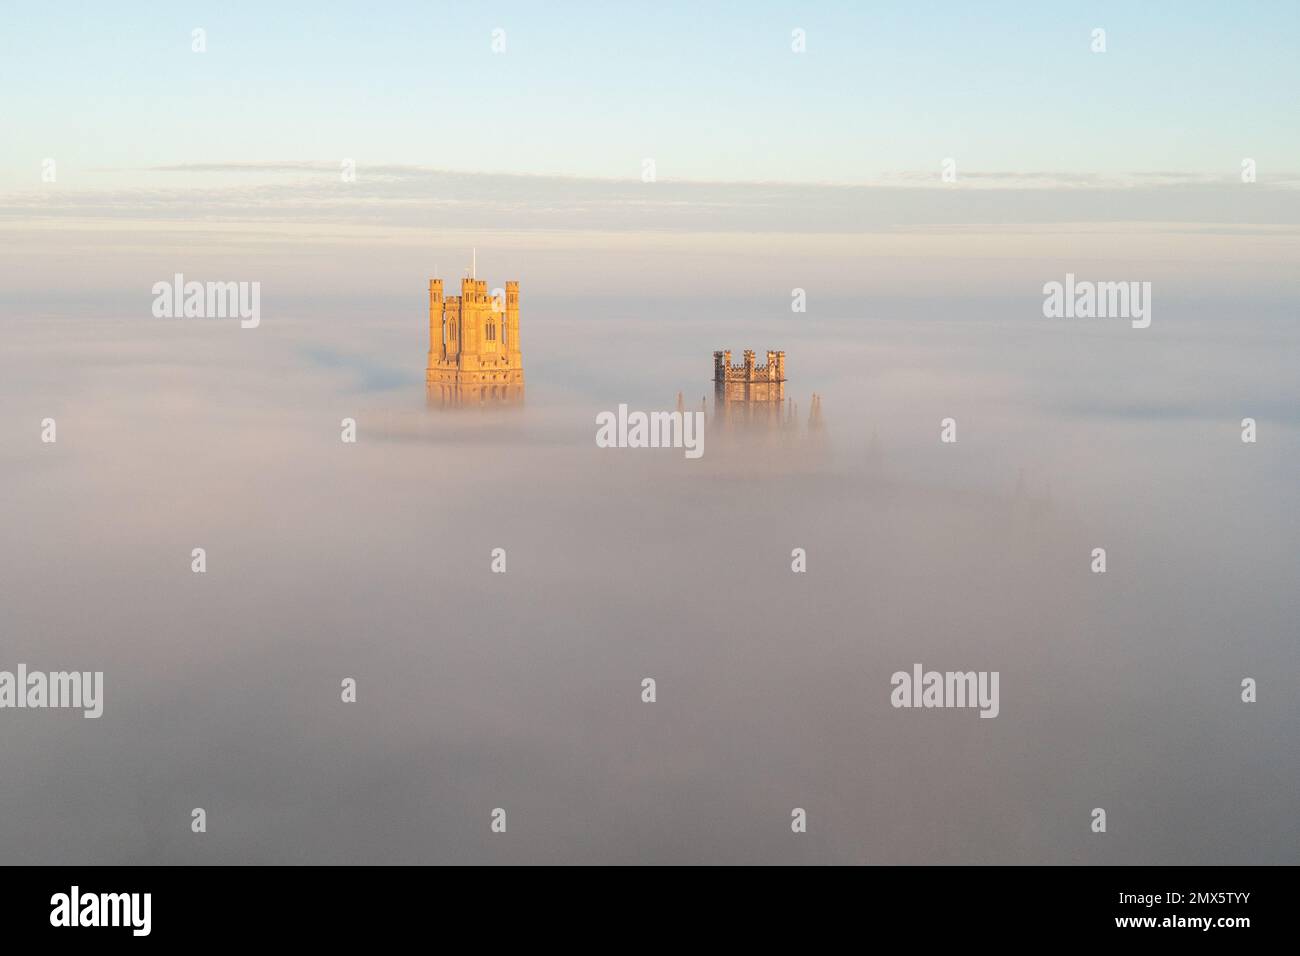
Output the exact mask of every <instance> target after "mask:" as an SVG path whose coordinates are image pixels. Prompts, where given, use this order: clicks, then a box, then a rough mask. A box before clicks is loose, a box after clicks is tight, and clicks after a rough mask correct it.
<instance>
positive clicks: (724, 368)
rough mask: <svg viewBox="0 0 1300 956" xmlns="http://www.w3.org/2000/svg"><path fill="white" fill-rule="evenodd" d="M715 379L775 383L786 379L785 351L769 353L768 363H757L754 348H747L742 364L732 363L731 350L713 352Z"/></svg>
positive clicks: (721, 381)
mask: <svg viewBox="0 0 1300 956" xmlns="http://www.w3.org/2000/svg"><path fill="white" fill-rule="evenodd" d="M713 381H714V382H717V383H720V384H721V383H732V382H738V383H745V384H758V383H767V384H770V383H775V382H784V381H785V352H772V351H769V352H768V353H767V363H766V364H765V365H757V364H755V361H754V350H753V349H745V360H744V361H743V362H742V363H741V364H740V365H732V364H731V352H730V351H725V352H714V353H713Z"/></svg>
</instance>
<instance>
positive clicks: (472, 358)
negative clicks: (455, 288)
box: [425, 278, 524, 405]
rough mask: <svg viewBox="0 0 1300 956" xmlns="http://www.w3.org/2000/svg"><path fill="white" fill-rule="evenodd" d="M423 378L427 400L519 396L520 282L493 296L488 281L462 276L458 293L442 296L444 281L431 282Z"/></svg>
mask: <svg viewBox="0 0 1300 956" xmlns="http://www.w3.org/2000/svg"><path fill="white" fill-rule="evenodd" d="M425 382H426V384H427V386H428V391H429V398H430V401H440V402H442V403H443V404H452V405H464V404H473V403H476V402H518V401H522V400H523V394H524V359H523V353H522V351H521V349H520V345H519V283H518V282H516V281H511V282H507V283H506V288H505V294H504V295H495V296H494V295H491V294H489V293H488V288H487V282H485V281H483V280H481V279H477V278H466V279H462V280H461V283H460V295H458V296H457V295H453V296H447V297H446V298H444V297H443V294H442V280H441V279H430V280H429V362H428V365H427V367H426V371H425Z"/></svg>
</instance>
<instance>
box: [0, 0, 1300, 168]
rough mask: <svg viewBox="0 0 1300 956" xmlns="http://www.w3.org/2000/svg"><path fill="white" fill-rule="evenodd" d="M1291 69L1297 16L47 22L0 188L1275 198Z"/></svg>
mask: <svg viewBox="0 0 1300 956" xmlns="http://www.w3.org/2000/svg"><path fill="white" fill-rule="evenodd" d="M194 27H203V28H204V29H206V31H207V44H208V50H207V52H206V53H204V54H202V55H199V54H195V53H192V52H191V50H190V43H191V39H190V31H191V30H192V29H193V28H194ZM796 27H800V28H803V29H805V30H806V31H807V52H806V53H804V54H802V55H796V54H794V53H792V52H791V50H790V37H791V30H792V29H794V28H796ZM1094 27H1102V28H1104V29H1105V30H1106V31H1107V46H1108V51H1107V52H1106V53H1104V54H1094V53H1092V52H1091V51H1090V49H1089V44H1090V34H1091V31H1092V29H1093V28H1094ZM495 28H501V29H504V30H505V31H506V43H507V49H506V52H505V53H503V54H494V53H493V52H492V50H491V46H490V44H491V33H492V31H493V29H495ZM1297 48H1300V4H1297V3H1296V2H1294V0H1284V2H1261V3H1240V2H1234V3H1211V2H1180V3H1142V4H1136V3H1071V4H1065V3H1053V4H1034V3H1018V4H1009V3H980V4H971V3H964V2H963V3H957V2H948V3H915V2H909V3H901V2H900V3H871V4H868V3H862V2H854V3H817V4H808V3H798V4H796V3H776V2H748V3H713V4H699V3H655V4H632V3H547V4H542V3H517V4H514V3H490V2H482V3H478V2H456V3H387V4H379V3H375V4H366V3H325V2H319V0H318V2H313V3H301V4H289V3H275V4H268V3H229V2H223V3H211V4H204V3H193V4H186V3H154V4H148V3H136V4H132V5H131V6H130V8H129V9H123V8H120V7H117V6H110V5H103V4H91V3H84V4H59V5H58V6H57V7H47V6H40V5H28V6H24V7H23V8H22V9H21V13H19V12H17V11H12V12H11V15H10V17H9V18H8V22H7V23H6V26H5V30H4V31H3V33H0V89H3V94H0V95H3V97H4V100H5V110H4V115H5V122H4V126H5V144H6V145H5V149H4V150H3V151H2V152H0V187H3V188H5V189H25V188H39V174H40V165H41V161H42V159H44V158H45V157H53V158H55V159H56V160H57V162H58V164H59V182H60V185H61V186H65V187H73V188H75V187H76V186H77V185H78V184H80V183H84V184H92V183H93V184H95V185H101V186H102V185H111V186H135V185H147V184H148V183H149V182H150V180H151V178H152V176H151V174H150V173H149V172H147V169H148V167H151V166H155V165H165V164H181V163H230V162H266V161H305V160H310V161H336V160H337V159H340V158H342V157H352V158H355V159H356V160H357V162H358V163H359V164H362V165H365V164H380V163H396V164H412V165H419V166H427V167H434V168H440V169H454V170H469V171H492V172H513V173H548V174H561V175H575V176H597V177H614V178H635V177H638V176H639V175H640V169H641V161H642V159H643V158H644V157H653V158H654V159H655V161H656V163H657V167H658V175H659V177H660V179H661V180H667V179H673V178H683V179H705V180H786V181H802V182H810V181H833V182H873V181H878V180H880V179H881V178H889V177H892V176H897V175H900V174H901V175H912V174H916V175H921V176H925V175H928V174H935V175H936V176H937V171H938V167H939V164H940V162H941V161H942V159H943V158H944V157H948V156H951V157H954V158H955V159H956V160H957V163H958V168H959V170H960V171H964V172H974V171H990V172H1076V173H1077V172H1085V173H1098V174H1106V175H1110V174H1116V175H1118V174H1124V173H1129V172H1135V171H1139V172H1142V171H1145V172H1156V171H1159V172H1165V171H1172V172H1183V173H1197V174H1203V175H1214V176H1218V175H1224V176H1233V175H1235V174H1236V172H1237V170H1238V169H1239V166H1240V162H1241V159H1242V157H1247V156H1249V157H1252V158H1254V159H1256V160H1257V162H1258V163H1259V168H1260V180H1261V182H1265V181H1267V180H1268V179H1269V178H1270V176H1271V175H1273V174H1277V173H1283V172H1285V173H1293V172H1295V171H1296V169H1297V168H1298V167H1300V161H1298V160H1297V156H1300V134H1298V133H1297V123H1296V118H1297V106H1298V105H1300V104H1298V103H1297V99H1298V98H1300V67H1297V63H1298V62H1300V57H1297V56H1296V52H1295V51H1296V49H1297ZM106 170H112V171H113V172H111V173H110V172H105V171H106Z"/></svg>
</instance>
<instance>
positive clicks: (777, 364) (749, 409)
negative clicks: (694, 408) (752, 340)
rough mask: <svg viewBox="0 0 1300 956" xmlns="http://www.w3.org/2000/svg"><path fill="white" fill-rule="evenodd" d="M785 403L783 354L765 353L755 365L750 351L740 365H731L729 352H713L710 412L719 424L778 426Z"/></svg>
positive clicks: (749, 350)
mask: <svg viewBox="0 0 1300 956" xmlns="http://www.w3.org/2000/svg"><path fill="white" fill-rule="evenodd" d="M784 401H785V352H768V353H767V363H766V364H764V365H758V364H756V362H755V360H754V352H753V350H752V349H746V350H745V359H744V362H743V363H742V364H740V365H732V364H731V352H729V351H728V352H714V353H713V411H714V417H715V418H716V419H717V420H718V421H720V422H721V423H723V424H743V423H753V424H764V425H779V424H781V422H782V407H781V405H782V402H784Z"/></svg>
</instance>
